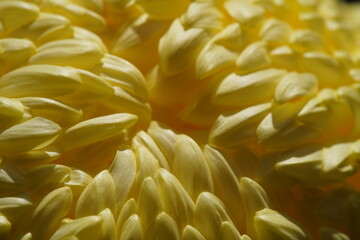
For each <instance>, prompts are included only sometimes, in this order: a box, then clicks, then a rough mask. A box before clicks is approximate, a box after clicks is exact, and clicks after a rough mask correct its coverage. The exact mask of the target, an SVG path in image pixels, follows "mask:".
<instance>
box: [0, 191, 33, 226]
mask: <svg viewBox="0 0 360 240" xmlns="http://www.w3.org/2000/svg"><path fill="white" fill-rule="evenodd" d="M32 205H33V204H32V202H31V200H30V198H29V197H28V196H26V195H24V196H14V197H2V198H0V212H1V213H2V214H4V215H5V216H6V217H7V219H9V220H10V222H12V223H16V222H18V221H19V220H22V219H23V217H25V215H26V214H27V213H28V211H30V209H31V207H32Z"/></svg>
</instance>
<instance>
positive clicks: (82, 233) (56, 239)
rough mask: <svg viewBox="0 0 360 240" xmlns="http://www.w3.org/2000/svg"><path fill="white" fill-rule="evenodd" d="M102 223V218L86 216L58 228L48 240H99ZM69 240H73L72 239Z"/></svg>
mask: <svg viewBox="0 0 360 240" xmlns="http://www.w3.org/2000/svg"><path fill="white" fill-rule="evenodd" d="M103 222H104V220H103V218H102V217H99V216H87V217H83V218H79V219H76V220H75V221H72V222H70V223H67V224H65V225H64V226H62V227H60V228H59V229H58V230H57V231H56V232H55V234H54V235H53V236H52V237H51V238H50V240H61V239H66V237H72V236H73V237H76V238H75V239H78V240H86V239H92V240H100V239H101V236H102V225H103ZM70 239H71V240H73V238H70Z"/></svg>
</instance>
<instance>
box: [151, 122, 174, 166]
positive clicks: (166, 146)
mask: <svg viewBox="0 0 360 240" xmlns="http://www.w3.org/2000/svg"><path fill="white" fill-rule="evenodd" d="M148 133H149V135H150V136H151V137H152V138H153V139H154V141H155V142H156V144H158V146H159V148H160V149H161V151H162V152H163V153H164V155H165V157H166V159H167V160H168V163H169V165H172V162H173V159H174V155H175V143H176V138H177V135H176V134H175V133H174V132H173V131H172V130H170V129H167V128H164V127H162V126H160V125H159V123H157V122H154V121H153V122H151V123H150V126H149V129H148Z"/></svg>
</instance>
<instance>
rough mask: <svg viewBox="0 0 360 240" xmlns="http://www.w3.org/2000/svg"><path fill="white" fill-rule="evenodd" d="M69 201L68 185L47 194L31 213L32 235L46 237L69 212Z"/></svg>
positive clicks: (36, 237)
mask: <svg viewBox="0 0 360 240" xmlns="http://www.w3.org/2000/svg"><path fill="white" fill-rule="evenodd" d="M71 203H72V192H71V190H70V188H69V187H62V188H58V189H56V190H54V191H52V192H50V193H49V194H47V195H46V196H45V197H44V198H43V199H42V200H41V202H40V203H39V205H38V206H36V208H35V210H34V212H33V213H32V216H31V227H30V228H31V233H32V237H33V238H34V239H39V240H40V239H48V238H49V237H50V236H51V234H52V233H53V232H54V231H55V230H56V229H57V228H58V227H59V226H60V223H61V220H62V218H63V217H65V215H66V214H67V213H68V212H69V210H70V207H71Z"/></svg>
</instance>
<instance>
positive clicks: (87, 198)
mask: <svg viewBox="0 0 360 240" xmlns="http://www.w3.org/2000/svg"><path fill="white" fill-rule="evenodd" d="M115 199H116V197H115V185H114V182H113V179H112V177H111V175H110V173H109V172H108V171H107V170H104V171H102V172H100V173H99V174H98V175H96V177H95V178H94V179H93V180H92V181H91V183H90V184H89V185H88V186H87V187H86V188H85V190H84V191H83V192H82V194H81V195H80V197H79V200H78V202H77V204H76V211H75V216H76V217H77V218H81V217H84V216H89V215H95V214H98V213H99V212H101V211H102V210H104V209H105V208H109V209H110V210H111V212H112V213H113V214H116V202H115Z"/></svg>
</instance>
